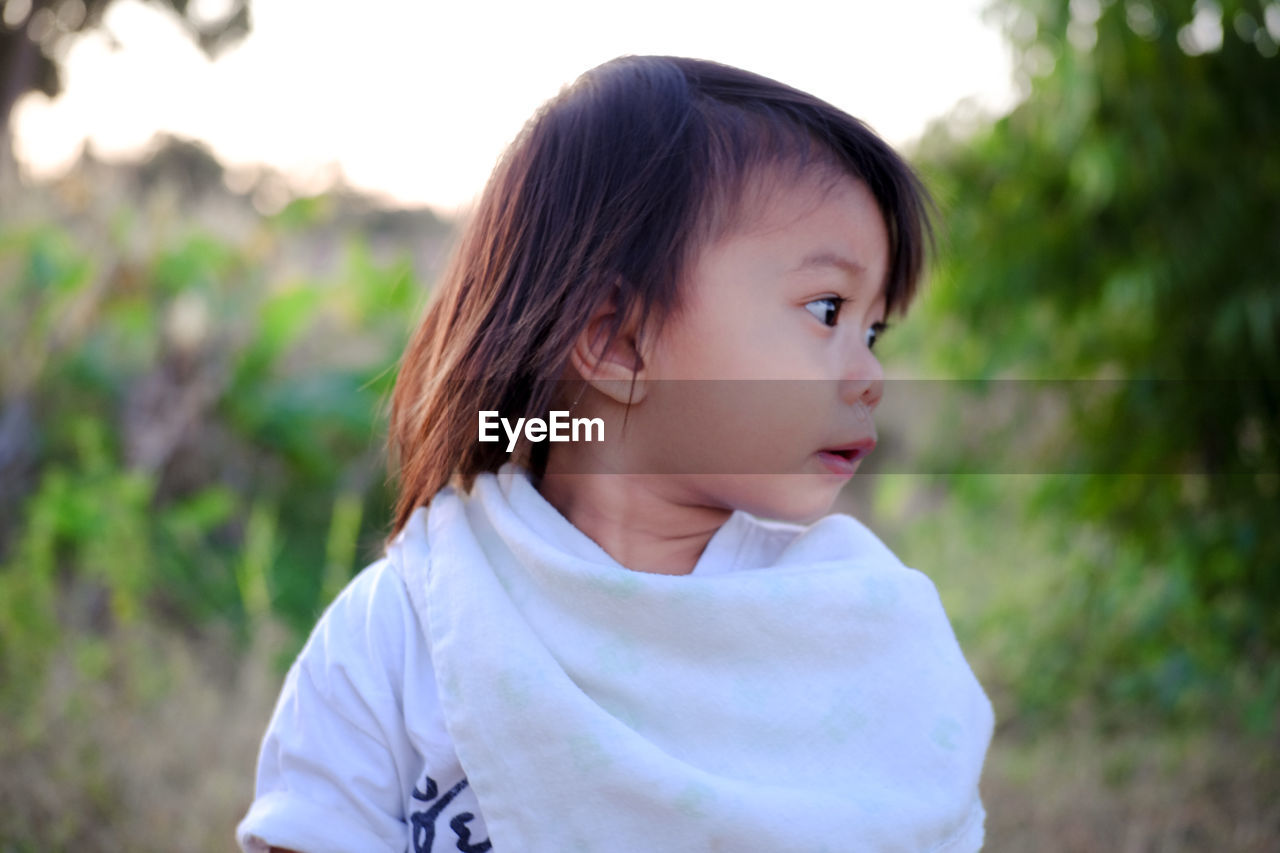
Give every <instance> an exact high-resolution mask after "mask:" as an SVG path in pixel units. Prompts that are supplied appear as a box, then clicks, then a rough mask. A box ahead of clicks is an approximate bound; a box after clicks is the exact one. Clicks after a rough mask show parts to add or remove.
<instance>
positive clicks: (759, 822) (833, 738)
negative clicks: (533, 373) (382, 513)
mask: <svg viewBox="0 0 1280 853" xmlns="http://www.w3.org/2000/svg"><path fill="white" fill-rule="evenodd" d="M423 524H425V525H426V531H425V536H423V531H422V530H421V529H420V528H418V529H416V530H409V531H407V532H408V533H409V534H410V541H409V542H406V544H412V542H411V540H412V536H413V535H417V536H418V538H419V539H422V538H425V539H426V542H425V551H426V552H427V553H425V554H424V553H422V552H421V551H420V550H419V551H418V553H417V555H416V558H415V556H414V554H413V553H412V549H411V552H410V554H408V555H406V556H408V557H409V559H406V561H405V562H406V569H407V571H408V581H409V586H410V590H411V595H412V596H413V597H414V601H415V606H417V607H418V608H419V609H420V611H423V612H424V614H425V616H426V621H427V624H428V626H429V627H428V632H429V635H430V641H431V647H432V661H433V664H434V666H435V668H436V679H437V684H438V686H439V691H440V701H441V705H442V707H443V709H444V712H445V720H446V725H447V727H448V730H449V733H450V736H451V737H452V739H453V741H454V745H455V747H456V749H457V752H458V758H459V760H460V761H461V763H462V767H463V769H464V770H465V772H466V774H467V777H468V779H469V780H470V784H471V786H472V788H473V790H474V791H475V793H476V796H477V798H478V800H479V803H480V809H481V812H482V813H483V817H484V820H485V824H486V826H487V828H488V832H489V837H490V839H491V840H492V842H493V849H494V851H495V853H517V851H525V853H542V851H546V853H565V851H578V850H590V851H602V850H603V851H624V853H633V851H664V853H670V851H690V853H693V851H698V853H705V851H712V850H719V851H755V850H759V851H848V850H879V851H888V850H903V851H921V850H930V851H969V850H976V849H978V848H980V847H981V846H982V840H983V821H984V819H985V811H984V810H983V806H982V802H981V800H980V798H979V792H978V780H979V776H980V774H981V770H982V764H983V759H984V756H985V754H986V750H987V746H988V744H989V742H990V738H991V734H992V727H993V723H994V715H993V712H992V708H991V704H990V702H989V701H988V699H987V697H986V695H985V694H984V693H983V691H982V688H981V687H980V686H979V684H978V682H977V680H976V679H975V678H974V675H973V673H972V671H971V670H970V668H969V666H968V664H967V663H966V662H965V659H964V656H963V654H962V653H961V650H960V647H959V645H958V644H957V642H956V639H955V635H954V633H953V632H952V629H951V625H950V623H949V622H948V621H947V617H946V614H945V613H944V611H943V608H942V605H941V602H940V601H939V599H938V594H937V592H936V590H935V588H934V586H933V583H932V582H931V581H930V580H929V579H928V578H927V577H926V576H925V575H923V574H921V573H920V572H917V571H915V570H913V569H909V568H906V567H905V566H903V565H902V563H901V562H900V561H899V560H898V559H897V558H896V557H895V556H894V555H893V554H892V553H891V552H890V551H889V550H888V549H887V548H886V547H885V546H884V545H883V544H882V543H881V542H880V541H879V540H878V539H877V538H876V537H875V536H874V535H873V534H871V533H870V531H868V530H867V529H866V528H865V527H864V526H862V525H861V524H860V523H859V522H857V521H855V520H854V519H852V518H850V517H848V516H844V515H832V516H828V517H826V518H824V519H822V520H821V521H819V522H817V523H816V524H814V525H812V526H810V527H808V528H800V527H792V526H789V525H788V526H782V525H778V524H775V523H765V522H761V521H759V520H757V519H755V518H753V517H752V516H749V515H747V514H746V513H742V512H736V513H734V514H733V516H732V517H731V518H730V520H729V521H728V522H726V524H725V525H724V526H723V527H721V528H720V530H719V531H717V532H716V534H715V536H713V537H712V539H711V541H710V542H709V543H708V545H707V548H706V550H705V551H704V553H703V555H702V557H700V558H699V564H698V567H697V568H695V571H694V573H693V574H690V575H683V576H681V575H675V576H673V575H661V574H651V573H644V572H638V571H631V570H629V569H626V568H624V567H623V566H621V565H620V564H619V563H617V561H615V560H614V559H613V558H611V557H610V556H609V555H608V554H607V553H606V552H605V551H604V550H603V549H602V548H600V547H599V546H598V545H596V543H594V542H593V541H591V540H590V539H589V538H588V537H587V536H586V535H585V534H583V533H582V532H580V531H579V530H578V529H577V528H575V527H574V526H573V525H572V524H570V523H569V521H568V520H567V519H565V518H564V517H563V516H562V515H560V514H559V512H557V511H556V509H555V508H554V507H552V506H551V505H550V504H549V503H547V501H546V500H545V499H544V498H543V497H542V496H541V495H540V494H539V493H538V492H537V490H536V489H535V488H534V486H533V484H532V483H531V482H530V481H529V479H528V475H527V473H525V472H524V471H523V470H521V469H519V468H517V467H515V466H514V465H511V464H508V465H506V466H504V467H503V469H502V470H501V471H500V472H499V473H498V474H497V475H494V474H482V475H480V476H479V477H478V478H477V480H476V482H475V485H474V487H473V488H472V489H471V491H470V493H469V494H462V493H459V492H457V491H455V490H454V489H452V488H449V489H445V490H444V491H442V492H440V493H439V494H438V495H437V496H436V497H435V498H434V499H433V500H432V502H431V504H430V507H429V508H428V509H426V510H419V511H418V512H417V513H416V514H415V516H414V517H413V519H412V520H411V522H410V528H414V526H415V525H423ZM753 528H755V529H756V532H759V530H760V529H761V528H764V529H765V530H766V532H768V533H769V534H771V536H772V538H773V539H774V540H776V539H777V537H778V534H779V533H780V532H782V533H783V534H784V537H783V538H784V542H783V546H782V547H781V549H780V550H781V553H780V554H778V556H777V558H776V559H775V560H772V561H771V563H770V564H769V565H768V566H757V567H747V568H742V567H738V568H737V569H735V570H733V571H722V572H718V573H711V572H706V573H704V572H703V571H702V568H701V567H702V566H703V565H704V564H707V563H711V562H715V561H723V560H727V561H732V560H733V559H734V558H735V556H740V552H741V551H742V550H743V547H744V542H746V541H747V539H748V538H749V536H750V535H751V534H752V530H753ZM788 531H790V533H788ZM792 534H793V536H792ZM765 538H769V537H768V536H766V537H765ZM785 540H790V541H789V544H788V543H787V542H786V541H785ZM755 541H760V539H759V537H757V539H756V540H755Z"/></svg>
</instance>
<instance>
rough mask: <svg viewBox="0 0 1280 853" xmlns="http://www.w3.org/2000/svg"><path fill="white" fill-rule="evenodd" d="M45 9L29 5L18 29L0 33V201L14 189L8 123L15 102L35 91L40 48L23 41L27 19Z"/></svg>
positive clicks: (15, 173)
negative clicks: (29, 7)
mask: <svg viewBox="0 0 1280 853" xmlns="http://www.w3.org/2000/svg"><path fill="white" fill-rule="evenodd" d="M46 5H48V4H47V3H43V2H39V0H37V2H35V3H32V4H31V11H30V12H29V13H28V14H27V18H26V20H24V21H23V22H22V25H21V26H20V27H19V28H18V29H17V30H14V31H12V32H8V33H5V32H3V31H0V198H3V197H4V196H5V195H7V194H8V193H9V192H13V191H15V190H16V189H17V186H18V164H17V161H16V160H15V159H14V156H13V126H12V124H11V121H10V119H11V118H12V115H13V108H14V105H15V104H17V103H18V99H19V98H21V97H22V96H23V95H25V94H26V93H27V92H29V91H31V90H32V89H34V88H35V87H36V84H37V80H36V75H37V74H38V73H39V69H40V58H41V54H40V48H39V47H38V46H37V45H36V44H35V42H33V41H32V40H31V39H30V38H28V37H27V28H28V26H29V25H30V23H31V17H32V15H34V14H35V13H36V11H37V10H38V9H41V8H43V7H44V6H46Z"/></svg>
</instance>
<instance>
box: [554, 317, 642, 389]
mask: <svg viewBox="0 0 1280 853" xmlns="http://www.w3.org/2000/svg"><path fill="white" fill-rule="evenodd" d="M632 313H633V314H634V312H632ZM619 323H620V324H621V325H619V326H618V331H617V334H614V335H613V339H612V340H610V337H609V336H610V334H611V333H612V332H613V329H614V326H615V325H617V324H619ZM637 326H638V323H637V321H636V319H635V317H634V316H632V317H619V315H618V307H617V304H616V303H615V302H614V300H613V299H612V298H610V299H608V300H607V301H605V303H604V304H602V305H601V306H600V307H599V308H597V309H596V311H595V313H594V314H592V315H591V317H590V319H588V320H587V325H586V326H585V327H584V328H583V330H582V331H581V332H580V333H579V334H578V337H577V339H575V340H574V342H573V349H572V350H570V351H569V363H570V364H572V365H573V369H574V370H576V371H577V372H578V375H579V376H581V377H582V378H583V379H585V380H586V381H587V382H588V383H589V384H590V385H591V387H592V388H594V389H595V390H597V391H599V392H600V393H601V394H604V395H605V396H606V397H608V398H610V399H611V400H614V401H615V402H618V403H621V404H622V405H624V406H625V405H628V404H629V403H639V402H640V401H641V400H643V399H644V396H645V389H644V380H645V378H646V375H645V362H644V356H643V355H642V347H641V345H640V342H639V329H638V328H637Z"/></svg>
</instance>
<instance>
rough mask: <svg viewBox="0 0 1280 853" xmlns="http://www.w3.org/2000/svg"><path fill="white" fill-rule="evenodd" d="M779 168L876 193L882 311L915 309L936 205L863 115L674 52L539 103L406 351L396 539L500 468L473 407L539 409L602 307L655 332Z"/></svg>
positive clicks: (584, 79)
mask: <svg viewBox="0 0 1280 853" xmlns="http://www.w3.org/2000/svg"><path fill="white" fill-rule="evenodd" d="M782 164H790V165H792V166H794V167H796V168H798V169H802V170H803V169H808V168H811V167H819V168H824V169H830V168H832V167H834V168H835V169H836V170H837V171H838V173H843V174H848V175H851V176H853V177H855V178H857V179H859V180H861V181H863V182H865V183H866V185H867V186H868V188H870V190H871V191H872V193H873V194H874V196H875V198H876V200H877V202H878V203H879V206H880V210H881V212H882V214H883V215H884V218H885V224H886V226H887V229H888V235H889V271H888V281H887V282H886V284H885V287H886V290H885V299H886V305H887V310H888V311H889V312H899V313H900V312H902V311H903V310H905V308H906V306H907V305H908V304H909V303H910V301H911V298H912V296H913V295H914V292H915V288H916V283H917V281H918V279H919V276H920V272H921V269H922V266H923V260H924V254H925V246H926V243H927V242H929V240H930V239H931V233H932V232H931V229H930V223H929V215H928V214H929V209H930V203H929V199H928V195H927V193H926V192H925V190H924V188H923V187H922V186H921V184H920V182H919V180H918V179H917V178H916V176H915V174H914V173H913V172H912V171H911V169H910V168H909V167H908V166H907V165H906V163H904V162H903V161H902V159H901V158H900V157H899V156H898V155H897V154H896V153H895V152H894V151H893V149H891V148H890V147H889V146H888V145H887V144H885V143H884V142H883V141H882V140H881V139H880V138H879V137H878V136H876V135H875V133H874V132H872V131H871V130H870V129H869V128H868V127H866V125H864V124H863V123H862V122H860V121H859V120H857V119H855V118H853V117H852V116H849V115H848V114H846V113H844V112H842V111H841V110H838V109H836V108H835V107H833V106H831V105H830V104H828V103H826V102H824V101H822V100H820V99H818V98H816V97H814V96H812V95H809V94H806V93H804V92H801V91H798V90H796V89H793V88H791V87H789V86H786V85H783V84H781V83H778V82H776V81H774V80H770V79H768V78H766V77H762V76H760V75H758V74H752V73H750V72H747V71H742V70H740V69H737V68H731V67H729V66H726V65H721V64H719V63H714V62H708V61H704V60H696V59H684V58H679V57H670V56H624V57H619V58H618V59H614V60H612V61H610V62H606V63H605V64H603V65H600V66H598V67H596V68H593V69H592V70H590V71H588V72H586V73H585V74H583V75H582V76H581V77H579V78H578V79H577V80H576V81H575V82H574V83H573V85H571V86H569V87H568V88H566V89H565V90H563V91H562V92H561V93H560V94H559V95H558V96H557V97H555V98H553V99H552V100H550V101H549V102H547V103H546V104H545V105H543V107H542V108H541V109H539V111H538V112H537V113H536V114H535V115H534V116H533V118H531V119H530V120H529V122H528V124H526V125H525V127H524V129H523V130H522V131H521V133H520V135H519V136H518V137H517V138H516V140H515V141H514V142H513V143H512V144H511V146H510V147H509V148H508V149H507V151H506V153H505V154H504V155H503V158H502V160H501V161H500V162H499V164H498V166H497V168H496V169H495V170H494V173H493V175H492V177H491V178H490V179H489V183H488V184H487V186H486V187H485V190H484V193H483V194H482V195H481V197H480V200H479V203H478V205H477V206H476V209H475V211H474V213H473V214H472V217H471V219H470V221H469V222H468V224H467V226H466V229H465V231H464V232H463V234H462V237H461V240H460V242H459V244H458V247H457V249H456V250H455V252H454V255H453V257H452V259H451V261H450V264H449V267H448V269H447V270H446V272H445V274H444V277H443V280H442V282H441V284H440V287H439V289H438V291H437V292H436V293H435V294H434V297H433V299H432V301H431V304H430V305H429V306H428V307H427V310H426V313H425V316H424V317H423V319H422V322H421V324H420V325H419V326H418V329H417V331H416V332H415V334H414V335H413V338H412V340H411V341H410V342H409V346H408V348H407V349H406V351H405V354H404V359H403V362H402V364H401V367H400V374H399V377H398V379H397V382H396V387H395V392H394V394H393V397H392V406H391V424H390V434H389V436H388V444H389V450H390V454H389V455H390V459H391V467H392V472H393V474H398V475H399V479H400V491H399V499H398V501H397V504H396V510H395V520H394V525H393V535H394V533H398V532H399V530H400V529H401V528H402V527H403V526H404V523H405V521H406V520H407V519H408V517H409V515H410V514H411V513H412V512H413V510H414V509H415V508H417V507H419V506H423V505H425V504H427V503H428V502H429V501H430V500H431V498H432V496H434V495H435V493H436V492H437V491H439V490H440V489H441V488H443V487H444V486H446V485H448V484H449V482H450V480H451V479H453V478H454V477H457V478H459V479H460V481H461V484H462V485H463V486H464V487H466V488H469V487H470V485H471V482H472V480H473V479H474V477H475V475H476V474H478V473H480V472H482V471H495V470H497V469H498V467H499V466H501V464H502V463H503V462H505V461H507V456H506V453H505V446H504V444H503V443H502V442H496V443H490V442H485V443H481V442H479V441H477V440H476V431H477V413H478V412H479V411H480V410H481V409H488V410H497V411H499V412H501V413H502V415H503V416H504V417H508V418H515V417H536V416H539V415H541V414H543V413H545V412H546V411H547V410H548V409H549V408H550V407H551V405H552V404H553V401H554V398H555V395H556V387H557V382H558V380H560V379H561V376H562V373H563V371H564V369H565V366H566V364H567V362H568V355H569V351H570V349H571V347H572V345H573V342H574V340H575V338H576V337H577V336H578V334H579V332H580V331H581V329H582V327H583V325H584V324H585V322H586V320H587V318H589V317H591V316H592V315H593V314H594V312H595V311H596V309H597V308H598V307H599V306H600V305H602V304H603V303H604V302H605V300H607V299H609V298H611V297H612V298H613V299H615V300H616V304H617V306H618V309H619V310H618V312H617V314H615V317H617V318H618V319H617V322H616V324H615V326H614V328H613V330H612V332H613V334H616V333H617V332H618V330H619V328H620V327H621V325H622V323H623V322H625V321H636V322H637V323H638V327H639V328H640V329H642V330H644V331H646V332H654V331H656V330H657V329H658V328H660V326H661V324H662V322H663V320H664V319H666V318H667V317H669V316H670V315H671V314H672V313H673V312H674V311H676V310H677V309H678V307H679V284H680V278H681V273H682V271H683V270H684V269H685V268H686V265H687V263H688V261H690V260H691V259H692V258H693V257H695V253H696V252H697V251H698V250H699V249H700V248H702V247H703V246H704V245H706V244H707V243H708V241H711V240H713V239H714V238H715V237H716V236H718V235H719V234H723V233H725V232H726V230H727V229H729V228H731V227H732V225H733V224H734V222H735V221H736V219H735V217H736V215H737V210H738V207H739V202H740V201H741V199H742V196H743V193H744V192H745V190H746V187H747V185H748V181H749V179H750V178H751V177H753V176H755V175H758V174H759V173H760V172H761V170H762V169H763V168H765V167H768V166H775V165H782ZM544 462H545V457H544V458H543V459H542V460H541V462H540V461H539V460H538V459H537V458H535V459H534V460H533V467H534V468H535V474H540V471H539V470H537V469H538V465H539V464H542V463H544Z"/></svg>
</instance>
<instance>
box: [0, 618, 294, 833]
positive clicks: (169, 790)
mask: <svg viewBox="0 0 1280 853" xmlns="http://www.w3.org/2000/svg"><path fill="white" fill-rule="evenodd" d="M259 636H260V637H261V639H260V640H259V641H258V642H257V643H256V644H255V646H254V647H253V648H251V649H250V650H249V652H248V654H245V655H243V656H241V657H240V659H239V660H238V661H236V662H235V663H232V661H233V660H235V656H234V655H232V654H231V653H230V652H229V649H230V648H231V643H230V642H229V641H227V640H226V639H210V638H205V639H203V640H201V641H199V642H193V641H191V640H189V639H184V638H181V637H178V636H176V635H174V634H172V633H166V632H161V631H159V630H156V629H153V628H138V629H132V630H130V631H127V632H119V633H118V634H117V636H115V637H114V638H112V639H111V640H110V641H109V643H107V644H106V645H105V646H103V647H101V648H100V649H99V650H98V651H99V652H100V654H97V655H92V654H91V655H88V657H89V658H93V657H95V656H96V657H98V658H99V659H100V661H105V662H106V663H105V666H102V668H101V669H100V670H98V666H101V664H99V665H94V664H92V663H90V664H88V668H90V669H94V670H97V671H95V672H94V673H93V675H92V676H91V677H86V674H85V669H86V663H85V658H86V655H84V654H81V655H78V656H77V657H78V660H72V656H71V655H64V656H62V657H60V658H59V659H58V660H57V661H56V662H55V663H54V664H53V665H52V666H51V667H50V671H49V673H48V678H47V680H46V682H45V684H44V686H43V688H42V690H41V693H40V695H39V697H38V698H37V699H36V700H35V702H34V704H33V705H32V706H31V707H29V708H28V709H27V710H28V711H29V712H31V713H28V714H27V715H26V720H25V721H24V722H20V723H18V724H17V725H14V724H13V723H14V721H12V720H5V721H4V728H5V729H6V730H7V733H8V734H7V735H6V737H5V738H4V740H3V741H0V768H2V769H0V850H3V851H6V853H7V851H20V850H22V851H25V850H31V851H35V850H40V851H46V850H60V849H66V850H77V851H130V853H133V851H152V850H154V851H161V850H164V851H192V853H197V852H199V853H202V852H203V851H228V850H234V849H235V842H234V836H233V831H234V828H235V824H236V823H237V822H238V821H239V819H240V817H241V816H242V815H243V813H244V811H245V809H247V808H248V804H249V800H250V799H251V797H252V789H253V767H254V761H255V758H256V754H257V747H258V741H259V739H260V738H261V736H262V731H263V729H264V728H265V726H266V722H267V717H268V715H269V714H270V711H271V707H272V704H273V702H274V700H275V695H276V692H277V690H278V689H279V681H280V678H279V676H278V675H277V674H276V672H275V671H274V668H273V666H272V665H271V660H272V659H273V658H274V657H275V652H274V649H277V648H279V643H280V640H279V637H280V632H279V631H278V630H275V629H274V628H271V629H268V630H264V631H261V632H259ZM9 734H11V735H13V737H9V736H8V735H9Z"/></svg>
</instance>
